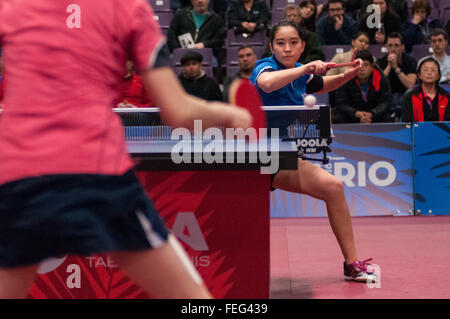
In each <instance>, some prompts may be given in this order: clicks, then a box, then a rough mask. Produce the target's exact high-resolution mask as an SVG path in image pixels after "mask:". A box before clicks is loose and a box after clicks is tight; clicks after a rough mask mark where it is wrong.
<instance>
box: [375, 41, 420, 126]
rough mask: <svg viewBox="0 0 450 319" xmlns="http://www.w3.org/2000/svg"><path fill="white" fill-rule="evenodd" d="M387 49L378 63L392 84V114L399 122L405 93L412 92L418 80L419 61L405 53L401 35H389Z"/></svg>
mask: <svg viewBox="0 0 450 319" xmlns="http://www.w3.org/2000/svg"><path fill="white" fill-rule="evenodd" d="M386 48H387V51H388V53H387V54H386V55H385V56H384V57H382V58H381V59H380V60H378V62H377V63H378V65H379V66H380V67H381V69H382V70H383V73H384V75H385V76H386V77H387V78H388V79H389V83H390V84H391V90H392V104H393V110H392V113H395V117H396V120H399V119H400V114H401V107H402V106H403V103H404V96H405V93H407V91H408V90H412V88H413V87H414V85H415V83H416V80H417V74H416V70H417V61H416V60H415V59H414V58H413V57H412V56H410V55H408V54H407V53H405V45H404V44H403V37H402V35H401V34H400V33H391V34H389V35H388V37H387V42H386Z"/></svg>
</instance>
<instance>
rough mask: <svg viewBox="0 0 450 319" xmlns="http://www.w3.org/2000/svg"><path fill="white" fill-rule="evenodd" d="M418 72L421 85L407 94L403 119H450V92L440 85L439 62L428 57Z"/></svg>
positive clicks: (428, 120) (421, 120) (413, 120)
mask: <svg viewBox="0 0 450 319" xmlns="http://www.w3.org/2000/svg"><path fill="white" fill-rule="evenodd" d="M418 73H419V80H420V85H419V86H418V87H417V88H415V89H413V90H412V91H411V92H409V93H408V94H407V96H406V100H405V103H404V105H403V108H402V121H403V122H433V121H450V107H449V106H448V102H449V101H450V94H449V93H448V92H447V91H446V90H445V89H443V88H442V87H440V86H439V79H440V78H441V70H440V67H439V63H438V62H437V61H436V60H435V59H434V58H432V57H429V58H426V59H424V60H423V61H422V62H421V63H420V65H419V69H418Z"/></svg>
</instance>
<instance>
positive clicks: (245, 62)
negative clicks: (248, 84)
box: [223, 45, 258, 101]
mask: <svg viewBox="0 0 450 319" xmlns="http://www.w3.org/2000/svg"><path fill="white" fill-rule="evenodd" d="M257 60H258V57H257V56H256V54H255V52H254V51H253V48H252V47H251V46H250V45H243V46H241V47H239V49H238V63H239V68H240V69H239V71H238V72H237V73H236V74H233V75H229V76H228V77H227V78H226V79H225V81H224V85H223V93H224V101H228V90H229V88H230V84H231V83H232V82H233V81H234V80H236V79H250V75H252V72H253V68H254V66H255V64H256V61H257Z"/></svg>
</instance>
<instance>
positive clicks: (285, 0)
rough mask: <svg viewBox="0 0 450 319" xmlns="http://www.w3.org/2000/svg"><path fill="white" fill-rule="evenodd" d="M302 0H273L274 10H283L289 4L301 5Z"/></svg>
mask: <svg viewBox="0 0 450 319" xmlns="http://www.w3.org/2000/svg"><path fill="white" fill-rule="evenodd" d="M300 2H301V0H273V4H272V11H283V10H284V8H285V7H286V6H287V5H288V4H296V5H299V4H300Z"/></svg>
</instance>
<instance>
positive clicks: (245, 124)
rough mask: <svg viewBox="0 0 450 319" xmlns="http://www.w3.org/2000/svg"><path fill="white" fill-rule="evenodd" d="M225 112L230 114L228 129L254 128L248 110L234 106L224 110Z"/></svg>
mask: <svg viewBox="0 0 450 319" xmlns="http://www.w3.org/2000/svg"><path fill="white" fill-rule="evenodd" d="M222 107H223V106H222ZM224 110H226V111H227V112H228V121H227V123H226V126H227V128H242V129H244V130H246V129H248V128H249V127H251V126H252V124H253V118H252V116H251V115H250V113H249V112H248V111H247V110H246V109H244V108H242V107H237V106H232V107H227V108H224Z"/></svg>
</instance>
